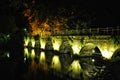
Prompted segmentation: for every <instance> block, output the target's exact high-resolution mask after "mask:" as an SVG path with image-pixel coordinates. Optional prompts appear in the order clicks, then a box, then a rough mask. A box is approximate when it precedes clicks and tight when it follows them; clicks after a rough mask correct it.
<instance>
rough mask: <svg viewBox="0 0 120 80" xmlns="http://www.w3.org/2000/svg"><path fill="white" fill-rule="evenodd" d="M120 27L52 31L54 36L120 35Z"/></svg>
mask: <svg viewBox="0 0 120 80" xmlns="http://www.w3.org/2000/svg"><path fill="white" fill-rule="evenodd" d="M119 34H120V28H119V27H118V28H112V27H109V28H108V27H107V28H89V29H79V30H62V31H54V32H52V35H53V36H56V35H61V36H68V35H69V36H70V35H119Z"/></svg>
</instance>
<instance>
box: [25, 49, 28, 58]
mask: <svg viewBox="0 0 120 80" xmlns="http://www.w3.org/2000/svg"><path fill="white" fill-rule="evenodd" d="M24 56H27V57H29V53H28V49H27V48H24Z"/></svg>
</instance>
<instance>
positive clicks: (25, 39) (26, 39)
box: [24, 37, 30, 46]
mask: <svg viewBox="0 0 120 80" xmlns="http://www.w3.org/2000/svg"><path fill="white" fill-rule="evenodd" d="M29 41H30V38H29V37H27V38H24V42H25V44H24V46H28V42H29Z"/></svg>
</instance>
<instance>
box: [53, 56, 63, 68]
mask: <svg viewBox="0 0 120 80" xmlns="http://www.w3.org/2000/svg"><path fill="white" fill-rule="evenodd" d="M51 68H53V69H55V70H61V63H60V60H59V56H57V55H55V56H53V58H52V65H51Z"/></svg>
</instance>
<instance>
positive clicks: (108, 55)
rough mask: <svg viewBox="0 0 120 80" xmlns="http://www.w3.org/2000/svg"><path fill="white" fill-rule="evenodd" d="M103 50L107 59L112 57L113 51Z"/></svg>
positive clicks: (103, 54)
mask: <svg viewBox="0 0 120 80" xmlns="http://www.w3.org/2000/svg"><path fill="white" fill-rule="evenodd" d="M101 52H102V56H103V57H105V58H107V59H110V58H111V57H112V54H113V52H112V51H108V50H107V49H105V50H103V51H101Z"/></svg>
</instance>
